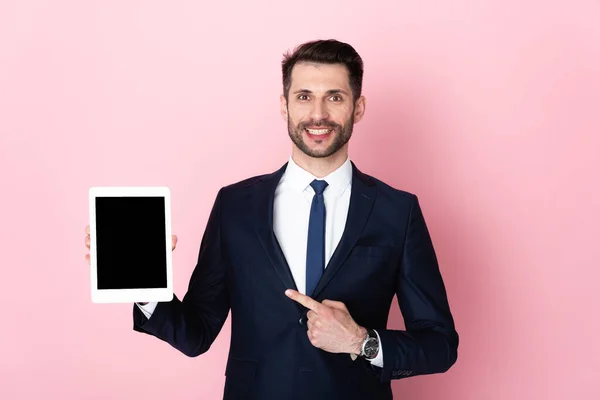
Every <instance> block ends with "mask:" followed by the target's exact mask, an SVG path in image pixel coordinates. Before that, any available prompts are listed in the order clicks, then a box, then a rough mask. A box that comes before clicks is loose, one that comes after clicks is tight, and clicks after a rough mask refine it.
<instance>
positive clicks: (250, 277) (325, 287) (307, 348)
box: [133, 163, 458, 400]
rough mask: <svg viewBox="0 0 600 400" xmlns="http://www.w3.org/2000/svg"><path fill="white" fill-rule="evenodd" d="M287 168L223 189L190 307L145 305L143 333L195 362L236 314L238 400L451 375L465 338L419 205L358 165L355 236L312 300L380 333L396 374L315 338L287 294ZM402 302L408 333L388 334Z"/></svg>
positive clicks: (231, 370) (371, 391)
mask: <svg viewBox="0 0 600 400" xmlns="http://www.w3.org/2000/svg"><path fill="white" fill-rule="evenodd" d="M285 167H286V165H284V166H283V167H281V168H280V169H279V170H278V171H276V172H274V173H272V174H268V175H262V176H257V177H253V178H250V179H246V180H244V181H241V182H238V183H235V184H232V185H229V186H226V187H223V188H222V189H221V190H219V192H218V194H217V197H216V200H215V203H214V206H213V208H212V211H211V213H210V217H209V219H208V223H207V227H206V230H205V232H204V235H203V238H202V241H201V244H200V250H199V255H198V263H197V265H196V267H195V269H194V271H193V273H192V276H191V279H190V283H189V288H188V291H187V293H186V294H185V296H184V297H183V300H179V298H177V296H174V298H173V300H172V301H170V302H162V303H158V305H157V307H156V309H155V310H154V313H153V314H152V317H151V318H150V319H147V318H146V317H145V316H144V315H143V313H142V312H141V311H140V310H139V309H138V307H137V306H135V305H134V308H133V310H134V311H133V318H134V329H135V330H136V331H139V332H144V333H148V334H151V335H154V336H156V337H158V338H160V339H162V340H164V341H166V342H168V343H169V344H170V345H171V346H173V347H175V348H176V349H178V350H179V351H181V352H182V353H184V354H186V355H188V356H190V357H195V356H198V355H200V354H202V353H204V352H206V351H207V350H208V349H209V348H210V346H211V344H212V343H213V341H214V340H215V338H216V336H217V335H218V334H219V332H220V330H221V328H222V327H223V324H224V322H225V320H226V318H227V316H228V313H229V311H230V310H231V344H230V350H229V357H228V360H227V367H226V370H225V375H226V380H225V388H224V399H227V400H230V399H256V400H282V399H311V400H319V399H327V400H331V399H345V400H349V399H371V400H373V399H391V398H392V390H391V384H390V381H391V380H392V379H401V378H405V377H408V376H415V375H423V374H432V373H439V372H444V371H446V370H448V369H449V368H450V367H451V366H452V365H453V364H454V362H455V361H456V358H457V348H458V334H457V332H456V330H455V328H454V321H453V318H452V315H451V313H450V309H449V306H448V301H447V296H446V290H445V287H444V283H443V281H442V277H441V275H440V272H439V268H438V263H437V259H436V255H435V252H434V248H433V245H432V242H431V239H430V235H429V232H428V230H427V227H426V225H425V220H424V218H423V214H422V212H421V208H420V207H419V202H418V199H417V197H416V196H415V195H413V194H410V193H408V192H405V191H401V190H397V189H394V188H392V187H390V186H388V185H386V184H385V183H383V182H381V181H379V180H377V179H375V178H373V177H371V176H368V175H366V174H364V173H362V172H360V171H359V170H358V169H357V168H356V166H355V165H354V163H353V164H352V168H353V178H352V192H351V197H350V206H349V211H348V219H347V222H346V228H345V231H344V233H343V235H342V238H341V240H340V243H339V245H338V246H337V248H336V250H335V252H334V253H333V255H332V257H331V260H330V261H329V264H328V265H327V268H326V269H325V272H324V274H323V276H322V278H321V280H320V282H319V283H318V286H317V288H316V290H315V292H314V295H313V296H312V297H313V298H314V299H316V300H317V301H323V300H325V299H330V300H337V301H341V302H343V303H344V304H346V306H347V307H348V310H349V311H350V314H351V315H352V317H353V318H354V320H355V321H356V322H357V323H358V324H359V325H361V326H364V327H367V328H374V329H377V330H378V332H379V335H380V337H381V345H382V348H383V358H384V367H383V368H378V367H375V366H372V365H371V364H370V363H369V362H368V361H367V360H363V359H362V358H359V359H357V360H356V361H352V360H351V359H350V356H349V355H348V354H333V353H328V352H325V351H323V350H321V349H318V348H316V347H314V346H313V345H312V344H311V343H310V342H309V340H308V336H307V333H306V331H307V327H306V312H307V310H306V309H305V308H304V307H303V306H301V305H300V304H298V303H296V302H295V301H293V300H291V299H289V298H288V297H286V296H285V294H284V291H285V289H288V288H293V289H296V285H295V283H294V279H293V277H292V274H291V271H290V269H289V267H288V265H287V262H286V260H285V257H284V255H283V253H282V251H281V248H280V247H279V245H278V243H277V239H276V237H275V235H274V233H273V199H274V193H275V188H276V187H277V184H278V182H279V180H280V178H281V176H282V174H283V172H284V171H285ZM394 295H397V296H398V303H399V305H400V309H401V311H402V315H403V318H404V321H405V326H406V330H405V331H400V330H388V329H387V322H388V315H389V311H390V306H391V304H392V300H393V297H394ZM198 381H199V384H206V385H209V384H211V383H210V382H202V378H201V377H199V380H198Z"/></svg>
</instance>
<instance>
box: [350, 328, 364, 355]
mask: <svg viewBox="0 0 600 400" xmlns="http://www.w3.org/2000/svg"><path fill="white" fill-rule="evenodd" d="M367 336H368V333H367V329H366V328H364V327H362V326H359V327H358V332H357V334H356V337H355V340H354V341H353V343H352V351H351V352H350V353H351V354H356V355H357V356H358V355H360V353H361V352H362V346H363V343H364V342H365V340H366V339H367Z"/></svg>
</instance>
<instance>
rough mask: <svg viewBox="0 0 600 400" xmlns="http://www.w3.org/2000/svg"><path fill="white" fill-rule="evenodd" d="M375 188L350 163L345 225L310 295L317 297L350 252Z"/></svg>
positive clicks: (373, 197) (366, 216)
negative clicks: (348, 199) (348, 195)
mask: <svg viewBox="0 0 600 400" xmlns="http://www.w3.org/2000/svg"><path fill="white" fill-rule="evenodd" d="M376 195H377V190H376V187H375V182H374V181H373V180H372V179H371V178H369V177H368V176H367V175H365V174H363V173H362V172H360V171H359V170H358V168H356V166H355V165H354V163H352V192H351V194H350V205H349V208H348V217H347V219H346V227H345V228H344V233H343V234H342V238H341V239H340V242H339V244H338V246H337V247H336V249H335V251H334V252H333V255H332V256H331V259H330V260H329V263H328V264H327V268H325V271H324V272H323V276H322V277H321V279H320V280H319V283H318V284H317V287H316V288H315V291H314V293H313V295H312V297H313V298H314V299H317V298H318V296H319V295H320V294H321V292H322V291H323V289H324V288H325V286H327V284H328V283H329V282H330V281H331V279H333V277H334V276H335V274H336V273H337V272H338V271H339V269H340V267H341V266H342V265H343V263H344V260H345V259H346V257H347V256H348V254H349V253H350V250H352V248H353V247H354V245H355V244H356V241H357V240H358V238H359V237H360V234H361V232H362V230H363V227H364V226H365V223H366V222H367V220H368V218H369V214H370V213H371V208H372V207H373V203H374V201H375V196H376Z"/></svg>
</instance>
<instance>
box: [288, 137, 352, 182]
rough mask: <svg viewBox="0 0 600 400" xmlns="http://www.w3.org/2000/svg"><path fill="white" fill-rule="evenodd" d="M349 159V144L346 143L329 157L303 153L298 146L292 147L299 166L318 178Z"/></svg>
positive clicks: (294, 158) (293, 156)
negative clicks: (311, 155)
mask: <svg viewBox="0 0 600 400" xmlns="http://www.w3.org/2000/svg"><path fill="white" fill-rule="evenodd" d="M347 159H348V145H347V144H346V145H345V146H344V147H342V148H341V149H340V150H338V151H336V152H335V153H334V154H332V155H330V156H329V157H321V158H317V157H310V156H308V155H306V154H305V153H303V152H302V151H301V150H300V149H299V148H298V147H296V146H293V148H292V160H294V162H295V163H296V164H298V166H299V167H300V168H302V169H304V170H306V171H308V172H310V173H311V174H313V175H314V176H316V177H317V178H323V177H324V176H327V175H329V174H330V173H332V172H333V171H335V170H336V169H338V168H339V167H341V166H342V164H344V163H345V162H346V160H347Z"/></svg>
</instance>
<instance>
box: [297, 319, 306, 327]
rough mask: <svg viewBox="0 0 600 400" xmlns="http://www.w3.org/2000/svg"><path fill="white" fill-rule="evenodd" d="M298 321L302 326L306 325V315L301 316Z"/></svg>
mask: <svg viewBox="0 0 600 400" xmlns="http://www.w3.org/2000/svg"><path fill="white" fill-rule="evenodd" d="M298 323H299V324H300V325H302V326H304V324H305V322H304V317H300V319H299V320H298Z"/></svg>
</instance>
